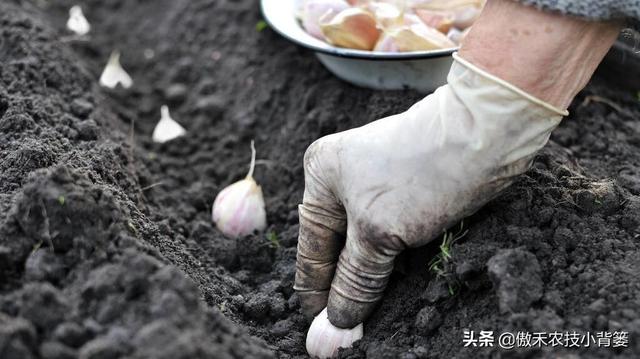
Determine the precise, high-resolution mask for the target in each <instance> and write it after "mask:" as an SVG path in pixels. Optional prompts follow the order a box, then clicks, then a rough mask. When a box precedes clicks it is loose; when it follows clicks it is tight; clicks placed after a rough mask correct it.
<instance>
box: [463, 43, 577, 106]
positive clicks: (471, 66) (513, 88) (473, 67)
mask: <svg viewBox="0 0 640 359" xmlns="http://www.w3.org/2000/svg"><path fill="white" fill-rule="evenodd" d="M453 59H454V60H455V62H457V63H459V64H460V65H462V66H464V67H466V68H467V69H469V70H471V71H473V72H474V73H476V74H478V75H480V76H483V77H485V78H487V79H489V80H491V81H493V82H496V83H498V84H500V85H501V86H504V87H505V88H507V89H509V90H511V91H513V92H515V93H517V94H518V95H520V96H522V97H524V98H526V99H527V100H529V101H531V102H533V103H535V104H537V105H540V106H542V107H544V108H546V109H548V110H549V111H553V112H555V113H556V114H558V115H560V116H563V117H564V116H568V115H569V111H567V110H561V109H559V108H557V107H555V106H553V105H551V104H549V103H547V102H545V101H543V100H541V99H539V98H537V97H535V96H532V95H530V94H528V93H527V92H526V91H524V90H522V89H520V88H518V87H516V86H514V85H512V84H510V83H509V82H507V81H505V80H503V79H501V78H499V77H497V76H494V75H492V74H490V73H488V72H487V71H485V70H483V69H481V68H479V67H478V66H476V65H474V64H472V63H470V62H468V61H467V60H465V59H463V58H462V57H460V55H458V53H457V52H454V53H453Z"/></svg>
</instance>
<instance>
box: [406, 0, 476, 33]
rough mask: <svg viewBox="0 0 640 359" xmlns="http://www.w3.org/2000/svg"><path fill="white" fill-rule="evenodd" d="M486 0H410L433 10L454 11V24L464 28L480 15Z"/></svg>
mask: <svg viewBox="0 0 640 359" xmlns="http://www.w3.org/2000/svg"><path fill="white" fill-rule="evenodd" d="M485 3H486V0H410V6H411V7H412V8H414V9H415V11H416V12H417V11H418V9H425V10H432V11H450V12H452V13H453V17H454V18H453V26H454V27H457V28H458V29H460V30H464V29H466V28H468V27H469V26H471V25H472V24H473V22H474V21H475V20H476V19H477V18H478V16H480V12H481V11H482V8H483V7H484V4H485Z"/></svg>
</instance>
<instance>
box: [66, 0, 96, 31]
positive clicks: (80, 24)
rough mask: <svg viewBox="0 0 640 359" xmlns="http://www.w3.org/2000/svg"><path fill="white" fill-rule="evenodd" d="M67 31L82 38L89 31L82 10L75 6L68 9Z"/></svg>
mask: <svg viewBox="0 0 640 359" xmlns="http://www.w3.org/2000/svg"><path fill="white" fill-rule="evenodd" d="M67 29H69V30H71V31H73V32H74V33H76V34H77V35H80V36H83V35H86V34H88V33H89V31H91V25H90V24H89V21H87V18H85V17H84V14H83V13H82V8H81V7H80V6H79V5H75V6H73V7H71V9H69V20H67Z"/></svg>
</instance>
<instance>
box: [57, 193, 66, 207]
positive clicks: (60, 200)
mask: <svg viewBox="0 0 640 359" xmlns="http://www.w3.org/2000/svg"><path fill="white" fill-rule="evenodd" d="M64 201H65V199H64V196H63V195H60V196H58V203H60V205H61V206H64Z"/></svg>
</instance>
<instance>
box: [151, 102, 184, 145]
mask: <svg viewBox="0 0 640 359" xmlns="http://www.w3.org/2000/svg"><path fill="white" fill-rule="evenodd" d="M185 133H187V130H185V129H184V127H182V126H181V125H180V124H179V123H177V122H176V121H175V120H174V119H173V118H171V114H169V107H167V105H163V106H162V107H161V108H160V121H158V123H157V124H156V128H154V129H153V134H152V135H151V139H152V140H153V142H156V143H165V142H167V141H171V140H173V139H175V138H178V137H180V136H183V135H184V134H185Z"/></svg>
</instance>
